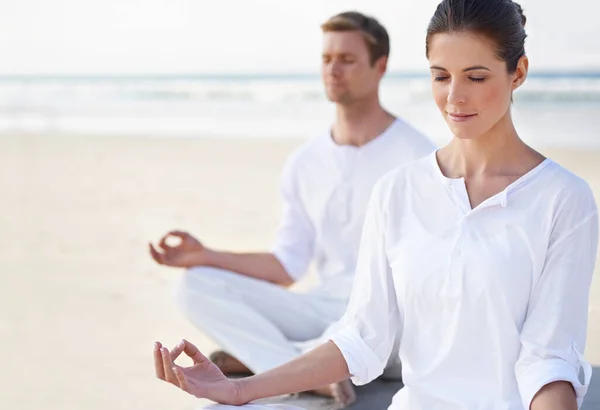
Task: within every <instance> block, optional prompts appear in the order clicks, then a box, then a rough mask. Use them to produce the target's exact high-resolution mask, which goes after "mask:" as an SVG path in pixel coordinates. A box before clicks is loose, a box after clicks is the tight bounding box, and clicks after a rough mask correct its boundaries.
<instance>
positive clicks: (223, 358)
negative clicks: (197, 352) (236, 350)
mask: <svg viewBox="0 0 600 410" xmlns="http://www.w3.org/2000/svg"><path fill="white" fill-rule="evenodd" d="M209 359H210V361H211V362H213V363H214V364H216V365H217V367H218V368H219V369H220V370H221V371H222V372H223V373H224V374H225V375H230V374H252V371H251V370H250V369H248V367H246V365H245V364H244V363H242V362H240V361H239V360H238V359H236V358H235V357H233V356H231V355H230V354H228V353H226V352H224V351H222V350H219V351H216V352H214V353H213V354H211V355H210V357H209Z"/></svg>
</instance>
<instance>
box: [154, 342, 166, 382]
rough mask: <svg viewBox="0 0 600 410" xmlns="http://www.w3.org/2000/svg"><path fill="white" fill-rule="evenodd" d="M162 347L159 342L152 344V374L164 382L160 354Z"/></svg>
mask: <svg viewBox="0 0 600 410" xmlns="http://www.w3.org/2000/svg"><path fill="white" fill-rule="evenodd" d="M161 347H162V345H161V344H160V343H159V342H154V373H155V374H156V377H158V378H159V379H161V380H165V370H164V368H163V360H162V354H161V352H160V349H161Z"/></svg>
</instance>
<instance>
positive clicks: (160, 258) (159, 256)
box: [148, 243, 164, 265]
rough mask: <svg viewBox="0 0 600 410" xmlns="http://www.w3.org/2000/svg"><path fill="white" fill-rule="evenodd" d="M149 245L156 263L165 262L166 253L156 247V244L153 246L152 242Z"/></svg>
mask: <svg viewBox="0 0 600 410" xmlns="http://www.w3.org/2000/svg"><path fill="white" fill-rule="evenodd" d="M148 247H149V249H150V256H152V259H154V260H155V261H156V263H158V264H161V265H162V264H163V263H164V255H163V254H162V253H160V252H158V251H157V250H156V249H154V246H152V244H151V243H149V244H148Z"/></svg>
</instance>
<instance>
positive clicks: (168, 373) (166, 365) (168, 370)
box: [160, 347, 179, 387]
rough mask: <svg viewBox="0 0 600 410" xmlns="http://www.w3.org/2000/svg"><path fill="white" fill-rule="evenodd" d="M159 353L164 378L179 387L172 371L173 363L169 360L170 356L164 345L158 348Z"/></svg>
mask: <svg viewBox="0 0 600 410" xmlns="http://www.w3.org/2000/svg"><path fill="white" fill-rule="evenodd" d="M160 353H161V355H162V361H163V369H164V372H165V379H166V380H167V381H168V382H169V383H171V384H174V385H175V386H177V387H179V381H178V380H177V376H175V373H174V372H173V367H174V364H173V361H172V360H171V356H170V355H169V351H168V350H167V349H166V348H165V347H163V348H161V349H160Z"/></svg>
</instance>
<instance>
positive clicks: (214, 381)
mask: <svg viewBox="0 0 600 410" xmlns="http://www.w3.org/2000/svg"><path fill="white" fill-rule="evenodd" d="M181 353H185V354H186V355H187V356H188V357H189V358H191V359H192V361H193V364H192V365H191V366H189V367H182V366H179V365H177V364H175V360H176V359H177V358H178V357H179V356H180V355H181ZM154 368H155V371H156V377H158V378H159V379H161V380H164V381H166V382H169V383H171V384H173V385H174V386H176V387H179V388H180V389H181V390H183V391H185V392H187V393H189V394H191V395H193V396H196V397H198V398H203V399H209V400H212V401H215V402H217V403H223V404H231V405H236V406H237V405H241V404H244V403H243V402H242V401H241V392H240V386H239V384H237V382H236V381H235V380H230V379H228V378H227V377H225V375H224V374H223V372H221V370H219V368H218V367H217V366H216V365H215V364H214V363H212V362H211V361H210V360H209V359H208V358H206V357H205V356H204V355H203V354H202V353H200V351H199V350H198V348H197V347H196V346H194V345H193V344H191V343H190V342H188V341H187V340H181V341H180V342H179V343H178V344H177V345H176V346H175V347H174V348H173V349H172V350H171V351H169V350H168V349H167V348H165V347H163V346H162V344H161V343H159V342H155V344H154Z"/></svg>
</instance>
